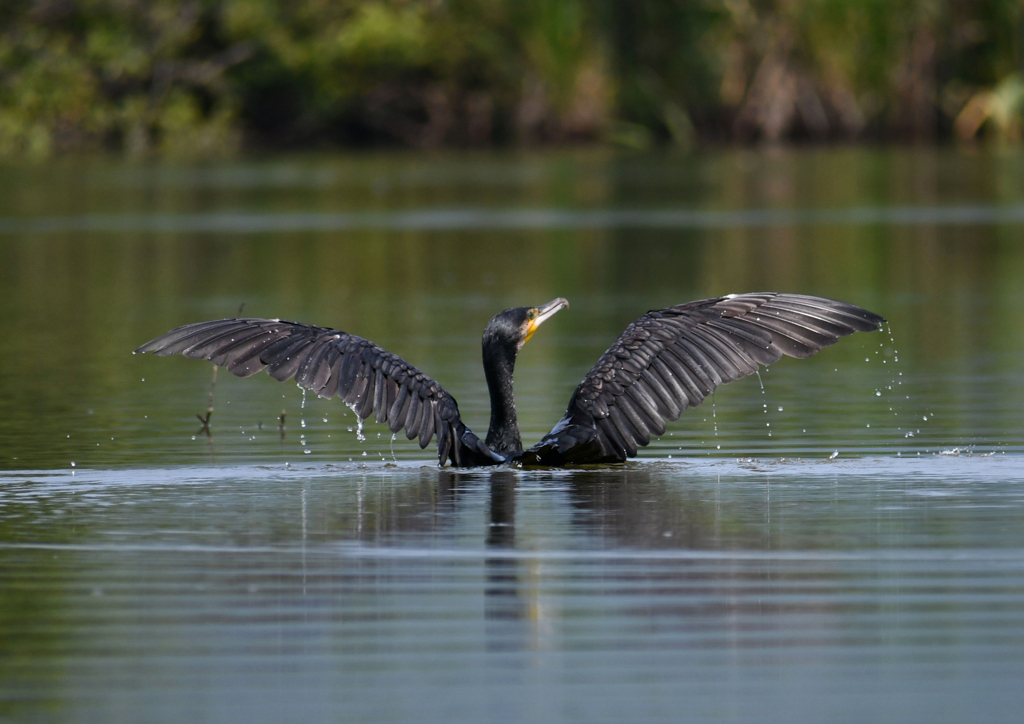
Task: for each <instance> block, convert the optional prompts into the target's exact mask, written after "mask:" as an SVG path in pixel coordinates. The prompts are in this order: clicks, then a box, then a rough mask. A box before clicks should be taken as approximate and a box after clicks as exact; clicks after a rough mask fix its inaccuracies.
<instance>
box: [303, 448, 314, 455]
mask: <svg viewBox="0 0 1024 724" xmlns="http://www.w3.org/2000/svg"><path fill="white" fill-rule="evenodd" d="M311 452H313V451H312V450H310V449H309V448H306V449H305V450H303V451H302V454H303V455H309V454H310V453H311Z"/></svg>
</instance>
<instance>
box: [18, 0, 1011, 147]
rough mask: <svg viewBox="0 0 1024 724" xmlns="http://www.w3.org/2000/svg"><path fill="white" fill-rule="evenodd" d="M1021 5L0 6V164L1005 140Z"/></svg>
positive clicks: (757, 1)
mask: <svg viewBox="0 0 1024 724" xmlns="http://www.w3.org/2000/svg"><path fill="white" fill-rule="evenodd" d="M1021 8H1022V5H1021V3H1020V2H1019V0H947V1H946V2H938V1H933V0H589V1H587V0H291V1H290V2H279V1H275V0H185V1H184V2H182V1H180V0H5V1H4V2H3V3H0V156H22V155H29V156H46V155H50V154H53V153H56V152H61V151H68V150H87V149H97V148H106V149H119V150H123V151H124V152H126V153H128V154H135V155H147V154H150V153H165V154H171V155H179V154H186V155H211V154H223V153H230V152H232V151H234V150H236V149H238V148H240V147H250V148H252V147H256V148H259V147H274V148H280V147H293V148H294V147H308V146H313V145H315V146H320V145H343V146H353V145H367V144H374V145H389V144H390V145H402V146H411V147H435V146H440V145H456V146H477V145H489V144H505V145H528V144H538V143H556V142H577V141H586V142H592V141H599V142H613V143H617V144H621V145H626V146H635V147H644V146H649V145H652V144H657V143H673V144H677V145H680V146H684V147H685V146H690V145H692V144H694V143H695V142H697V141H700V140H716V141H742V142H752V141H759V140H765V141H776V140H802V139H811V140H846V139H881V140H889V139H899V140H914V141H930V140H934V139H949V138H957V139H963V140H970V139H974V138H977V137H983V136H991V137H995V138H999V139H1005V140H1018V139H1019V138H1020V135H1021V122H1022V110H1024V81H1022V76H1021V74H1020V71H1021V62H1022V58H1021V43H1022V37H1024V36H1022V32H1024V25H1022V17H1021V16H1022V10H1021Z"/></svg>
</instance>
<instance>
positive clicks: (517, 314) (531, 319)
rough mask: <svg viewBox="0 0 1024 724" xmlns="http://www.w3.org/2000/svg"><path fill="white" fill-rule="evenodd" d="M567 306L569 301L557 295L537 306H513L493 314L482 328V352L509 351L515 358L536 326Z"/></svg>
mask: <svg viewBox="0 0 1024 724" xmlns="http://www.w3.org/2000/svg"><path fill="white" fill-rule="evenodd" d="M568 306H569V302H568V301H566V300H565V299H562V298H561V297H559V298H558V299H554V300H552V301H550V302H548V303H547V304H544V305H542V306H539V307H515V308H514V309H506V310H505V311H504V312H500V313H499V314H496V315H494V317H493V318H492V319H491V321H490V322H488V323H487V326H486V327H485V328H484V337H483V345H484V352H485V353H487V352H488V351H490V352H491V353H498V352H504V353H505V354H508V353H509V352H511V355H512V357H513V358H515V355H516V354H517V353H518V352H519V350H520V349H522V346H523V345H524V344H526V343H527V342H528V341H529V340H530V337H532V336H533V333H534V332H536V331H537V327H539V326H540V325H542V324H543V323H544V322H545V321H547V320H548V319H550V318H551V317H553V316H554V315H555V314H556V313H557V312H559V311H560V310H562V309H564V308H565V307H568Z"/></svg>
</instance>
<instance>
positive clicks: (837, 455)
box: [828, 450, 839, 460]
mask: <svg viewBox="0 0 1024 724" xmlns="http://www.w3.org/2000/svg"><path fill="white" fill-rule="evenodd" d="M837 457H839V451H838V450H835V451H833V453H832V454H831V455H829V456H828V459H829V460H835V459H836V458H837Z"/></svg>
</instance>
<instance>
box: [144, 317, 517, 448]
mask: <svg viewBox="0 0 1024 724" xmlns="http://www.w3.org/2000/svg"><path fill="white" fill-rule="evenodd" d="M135 352H137V353H139V352H141V353H145V352H152V353H154V354H158V355H161V356H165V357H167V356H171V355H175V354H181V355H184V356H185V357H190V358H192V359H205V360H209V361H211V362H213V363H214V364H216V365H220V366H222V367H227V368H228V370H229V371H231V373H232V374H235V375H237V376H239V377H249V376H250V375H254V374H256V373H257V372H259V371H260V370H262V369H266V370H267V373H268V374H269V375H270V376H271V377H273V378H274V379H275V380H278V381H280V382H284V381H285V380H289V379H291V378H292V377H294V378H295V381H296V382H297V383H298V384H299V385H300V386H302V387H305V388H306V389H308V390H312V391H313V392H315V393H316V394H317V395H319V396H320V397H326V398H331V397H335V396H337V397H338V398H340V399H342V400H344V401H345V402H346V403H347V404H349V405H350V406H352V409H353V410H354V411H355V413H356V414H357V415H359V417H360V418H361V419H366V418H368V417H370V415H373V416H374V417H375V419H376V420H377V422H384V423H387V425H388V427H389V428H390V429H391V431H392V432H398V431H399V430H405V435H406V437H407V438H409V439H410V440H412V439H414V438H419V444H420V447H421V448H425V447H426V446H427V445H428V444H429V443H430V440H431V439H432V438H433V437H434V435H437V458H438V464H440V465H444V464H445V462H447V461H448V460H451V461H452V464H453V465H457V466H463V465H486V464H490V465H493V464H496V463H500V462H503V460H504V459H503V458H502V457H500V456H498V455H495V454H494V453H492V452H491V451H490V450H489V449H488V448H487V446H486V445H484V444H483V443H482V442H481V441H480V440H479V438H477V436H476V435H474V434H473V433H472V431H470V430H469V429H468V428H467V427H466V426H465V425H464V424H463V423H462V420H461V419H460V417H459V406H458V405H457V404H456V402H455V398H454V397H452V396H451V395H450V394H449V393H448V392H447V391H445V389H444V388H443V387H441V385H439V384H437V382H435V381H434V380H432V379H430V378H429V377H427V376H426V375H424V374H423V373H422V372H420V371H419V370H417V369H416V368H415V367H413V366H412V365H411V364H409V363H408V362H406V361H405V360H403V359H402V358H401V357H398V356H397V355H395V354H392V353H391V352H388V351H387V350H386V349H384V348H383V347H379V346H378V345H376V344H374V343H373V342H370V341H369V340H366V339H363V338H361V337H356V336H355V335H352V334H347V333H345V332H341V331H338V330H336V329H328V328H325V327H314V326H312V325H308V324H298V323H295V322H284V321H281V320H278V319H222V320H218V321H215V322H197V323H196V324H187V325H185V326H184V327H178V328H177V329H173V330H171V331H170V332H168V333H167V334H164V335H161V336H160V337H157V338H156V339H154V340H152V341H150V342H147V343H146V344H144V345H142V346H141V347H139V348H138V349H137V350H135Z"/></svg>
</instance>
